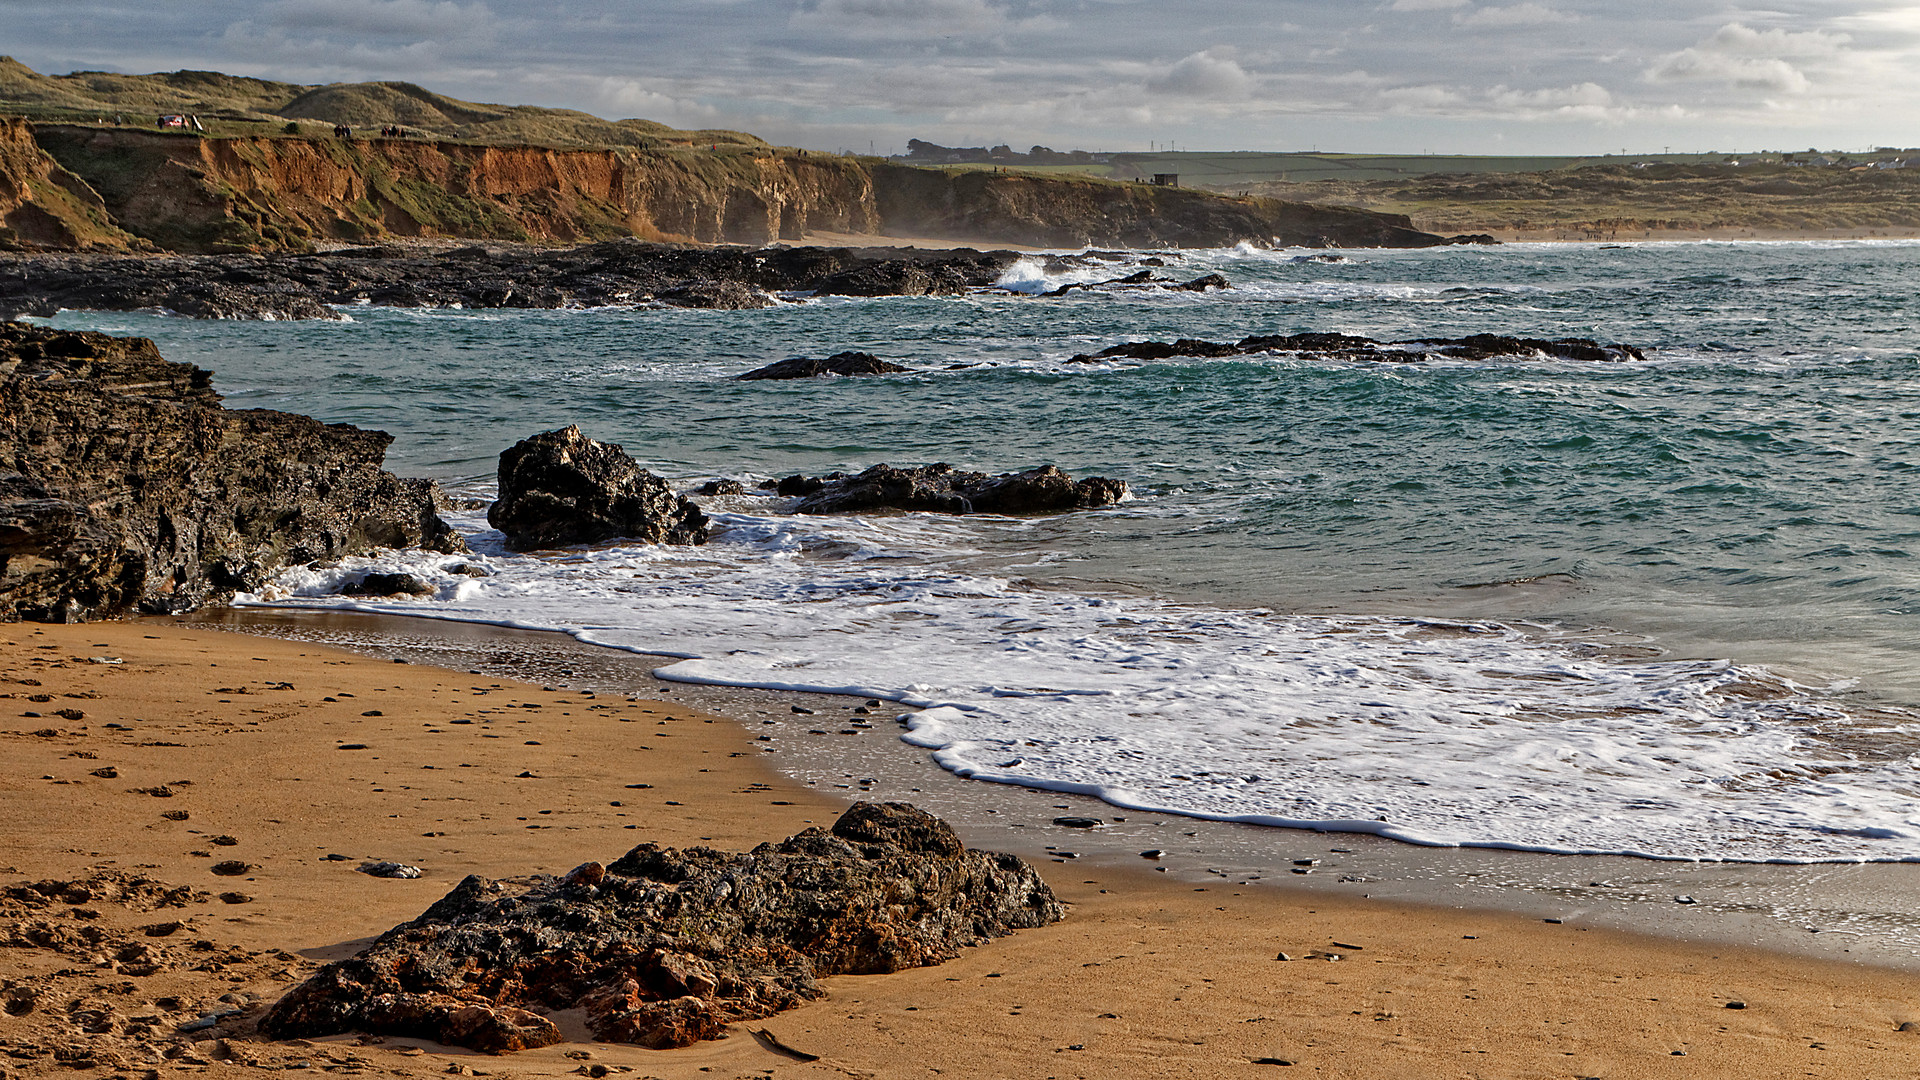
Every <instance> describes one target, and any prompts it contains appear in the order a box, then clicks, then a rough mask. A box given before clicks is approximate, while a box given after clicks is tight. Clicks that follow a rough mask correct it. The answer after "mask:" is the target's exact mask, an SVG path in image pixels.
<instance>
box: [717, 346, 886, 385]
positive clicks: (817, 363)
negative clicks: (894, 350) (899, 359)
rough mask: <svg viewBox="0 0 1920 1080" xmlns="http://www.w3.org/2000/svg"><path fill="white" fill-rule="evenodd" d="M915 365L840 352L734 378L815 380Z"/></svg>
mask: <svg viewBox="0 0 1920 1080" xmlns="http://www.w3.org/2000/svg"><path fill="white" fill-rule="evenodd" d="M912 370H913V369H912V368H909V367H901V366H900V365H899V364H895V363H890V362H888V361H886V360H882V359H880V358H879V357H877V356H875V355H873V354H872V353H863V352H853V351H851V350H849V351H847V352H837V353H834V354H833V355H832V356H829V357H827V358H826V359H824V360H821V359H816V358H814V357H810V356H795V357H790V358H788V359H786V360H780V361H776V362H774V363H771V364H768V365H767V366H766V367H763V368H755V369H753V370H752V371H749V372H747V373H746V374H745V375H736V376H734V378H736V379H740V380H742V381H748V380H753V379H811V378H814V377H816V376H820V375H893V374H896V373H898V372H902V371H912Z"/></svg>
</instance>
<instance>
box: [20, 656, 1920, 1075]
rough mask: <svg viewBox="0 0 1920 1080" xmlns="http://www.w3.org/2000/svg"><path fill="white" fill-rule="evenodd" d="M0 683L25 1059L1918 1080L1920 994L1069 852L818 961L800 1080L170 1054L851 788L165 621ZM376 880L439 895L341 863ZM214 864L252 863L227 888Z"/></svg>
mask: <svg viewBox="0 0 1920 1080" xmlns="http://www.w3.org/2000/svg"><path fill="white" fill-rule="evenodd" d="M94 658H102V659H105V658H111V659H114V660H117V661H119V662H118V663H104V662H95V659H94ZM0 680H4V681H0V740H4V745H5V747H6V758H5V760H6V761H7V764H8V768H7V769H6V770H5V773H4V777H0V793H3V795H0V829H4V836H5V839H4V841H0V845H3V846H0V870H3V871H5V873H0V884H4V885H6V886H16V887H14V888H10V889H8V890H7V891H6V893H5V894H4V895H0V943H3V944H5V945H8V946H12V947H8V948H0V1074H4V1076H6V1077H11V1076H13V1075H21V1076H40V1075H49V1076H63V1077H90V1076H100V1077H106V1076H129V1077H131V1076H140V1075H145V1076H149V1077H153V1076H170V1075H174V1074H176V1073H188V1072H211V1073H214V1074H216V1075H219V1074H225V1073H227V1072H229V1071H230V1070H232V1069H234V1068H236V1067H245V1066H249V1065H251V1066H257V1067H262V1068H311V1069H318V1070H325V1071H332V1072H346V1073H353V1072H361V1073H375V1072H384V1073H390V1074H393V1075H400V1076H414V1075H419V1076H426V1075H429V1074H432V1075H444V1074H446V1073H448V1072H454V1073H460V1072H462V1071H471V1072H472V1073H473V1074H476V1075H478V1074H491V1075H496V1076H518V1075H526V1076H550V1075H560V1074H566V1073H573V1072H584V1073H586V1074H588V1075H592V1074H594V1073H598V1072H602V1070H605V1072H606V1073H607V1074H610V1075H614V1076H625V1075H630V1076H633V1077H635V1078H639V1077H648V1076H655V1077H662V1078H667V1077H689V1078H694V1077H701V1078H704V1077H713V1076H722V1077H767V1076H774V1077H796V1078H798V1077H815V1076H818V1077H834V1076H874V1077H933V1076H979V1077H1061V1078H1066V1077H1115V1078H1118V1077H1157V1076H1206V1077H1212V1076H1267V1075H1293V1074H1296V1073H1300V1074H1308V1073H1310V1074H1314V1075H1319V1076H1333V1077H1589V1076H1592V1077H1623V1078H1624V1077H1634V1078H1639V1077H1666V1076H1675V1077H1679V1076H1685V1077H1775V1076H1799V1075H1808V1076H1837V1077H1899V1076H1911V1075H1914V1074H1915V1072H1916V1068H1915V1067H1914V1066H1913V1065H1912V1064H1911V1059H1912V1057H1913V1056H1914V1054H1915V1052H1916V1051H1920V1030H1914V1031H1901V1030H1900V1028H1901V1026H1902V1025H1903V1024H1909V1023H1915V1022H1917V1021H1920V1003H1916V1001H1915V995H1914V993H1913V992H1912V990H1911V977H1910V976H1907V975H1903V974H1900V973H1897V972H1892V971H1887V970H1883V969H1877V968H1871V967H1864V966H1850V965H1844V964H1837V963H1830V962H1823V961H1814V960H1807V959H1802V958H1794V957H1785V956H1780V955H1775V954H1769V953H1762V952H1757V951H1743V950H1740V949H1735V948H1727V947H1707V946H1697V945H1689V944H1680V943H1674V942H1670V941H1664V940H1659V939H1654V938H1647V937H1638V936H1633V935H1628V934H1622V933H1616V932H1608V931H1602V930H1593V929H1587V928H1582V927H1576V926H1571V925H1564V924H1548V923H1543V922H1540V921H1538V920H1535V919H1528V918H1525V917H1521V916H1515V915H1506V914H1495V913H1474V912H1461V911H1456V910H1451V909H1440V908H1420V907H1405V906H1395V905H1389V904H1385V903H1380V902H1368V901H1364V900H1358V899H1345V898H1342V897H1338V896H1331V895H1327V894H1325V893H1305V892H1297V891H1291V890H1287V889H1283V888H1263V887H1257V886H1254V887H1237V886H1230V885H1212V886H1207V887H1204V888H1202V887H1197V886H1194V885H1192V884H1191V883H1188V882H1180V881H1171V880H1167V879H1165V878H1163V877H1159V876H1156V875H1154V874H1152V873H1145V872H1133V871H1128V870H1114V869H1109V868H1104V867H1096V866H1077V865H1072V864H1046V865H1043V867H1042V871H1043V873H1044V874H1045V875H1046V876H1047V878H1048V880H1049V881H1050V882H1051V883H1052V884H1053V886H1054V888H1055V889H1056V890H1057V891H1058V892H1059V893H1060V894H1061V896H1062V898H1063V899H1065V900H1067V901H1068V903H1069V905H1070V909H1071V914H1070V915H1069V917H1068V919H1067V920H1066V921H1065V922H1063V923H1060V924H1058V925H1056V926H1053V927H1049V928H1046V929H1042V930H1034V931H1025V932H1022V933H1020V934H1017V935H1015V936H1013V937H1011V938H1007V939H1003V940H1001V941H998V942H995V943H993V944H990V945H987V946H985V947H983V948H980V949H975V950H972V951H970V952H969V953H967V954H966V955H964V956H962V957H961V958H960V959H958V960H956V961H953V962H951V963H949V964H946V965H943V966H940V967H935V968H927V969H921V970H917V971H911V972H905V973H901V974H896V975H890V976H870V977H844V978H837V979H833V980H831V981H830V982H829V990H830V996H829V997H828V998H826V999H825V1000H823V1001H820V1002H817V1003H814V1004H812V1005H810V1006H808V1007H806V1008H803V1009H799V1010H795V1011H793V1012H790V1013H785V1014H782V1015H780V1016H776V1017H773V1018H770V1019H768V1020H767V1021H765V1022H764V1023H762V1024H756V1025H751V1026H753V1027H763V1028H765V1029H766V1030H768V1031H770V1032H772V1033H773V1034H774V1035H775V1036H777V1037H778V1039H779V1040H780V1041H782V1042H783V1043H785V1044H787V1045H789V1046H792V1047H795V1048H798V1049H800V1050H803V1051H806V1052H808V1053H811V1054H814V1055H818V1058H819V1059H818V1060H816V1061H810V1062H802V1061H797V1060H794V1059H792V1058H790V1057H786V1056H782V1055H781V1054H779V1053H776V1052H775V1051H773V1050H771V1049H768V1048H767V1047H766V1046H765V1045H763V1044H762V1043H761V1042H759V1041H758V1040H756V1039H755V1038H753V1037H751V1036H750V1035H749V1034H748V1033H747V1032H746V1031H744V1030H742V1031H739V1032H737V1033H736V1034H735V1035H734V1036H733V1037H731V1038H729V1039H726V1040H725V1041H722V1042H719V1043H715V1044H708V1045H703V1046H698V1047H693V1048H689V1049H686V1050H677V1051H665V1052H659V1051H647V1050H640V1049H636V1048H632V1047H624V1046H608V1045H604V1044H588V1043H572V1044H563V1045H560V1046H555V1047H550V1048H547V1049H543V1050H539V1051H533V1052H529V1053H525V1054H520V1055H516V1056H513V1057H508V1058H491V1057H486V1056H482V1055H475V1054H471V1053H468V1052H465V1051H460V1050H450V1049H448V1048H444V1047H436V1046H432V1045H428V1044H422V1043H420V1042H419V1041H418V1040H410V1039H400V1038H390V1039H375V1038H355V1037H341V1038H338V1039H328V1040H317V1041H314V1042H311V1043H301V1042H294V1043H269V1042H263V1041H260V1040H258V1039H255V1038H253V1037H251V1036H249V1035H247V1034H245V1027H246V1025H245V1023H244V1019H243V1018H244V1015H245V1012H243V1014H242V1018H239V1019H236V1018H228V1019H225V1020H223V1021H222V1022H221V1024H220V1026H219V1027H218V1028H215V1029H213V1030H216V1031H226V1030H227V1029H238V1030H237V1033H235V1034H232V1035H230V1036H228V1037H225V1038H207V1037H204V1035H205V1033H204V1032H198V1033H188V1034H186V1035H178V1034H176V1030H177V1029H178V1028H179V1027H181V1026H182V1025H190V1024H191V1023H192V1022H194V1021H195V1020H196V1018H200V1017H202V1016H206V1015H208V1014H210V1013H217V1012H220V1011H223V1010H228V1009H234V1008H238V1009H242V1010H245V1011H251V1012H257V1011H258V1009H259V1007H260V1006H261V1004H263V1003H264V1002H267V1001H271V1000H272V999H273V997H274V996H276V995H277V994H278V993H280V992H281V991H282V990H284V989H285V988H286V987H287V986H289V985H291V983H292V982H293V981H295V980H297V979H298V978H300V977H302V976H303V975H304V974H305V973H306V972H309V971H311V970H312V969H313V968H314V967H315V966H317V964H318V963H320V962H324V961H325V960H328V959H332V958H335V957H338V956H342V955H346V954H349V953H350V952H352V951H353V950H354V949H355V948H357V947H358V946H359V945H360V944H362V943H364V942H365V941H366V939H368V938H370V937H372V936H374V935H376V934H378V933H380V932H381V931H383V930H385V929H387V928H388V927H390V926H392V925H393V924H395V923H398V922H401V921H403V920H405V919H408V918H411V917H413V916H415V915H417V914H418V913H419V912H420V911H421V910H423V909H424V908H425V907H426V906H427V905H428V904H430V903H431V902H432V901H433V900H435V899H437V898H438V897H439V896H440V895H441V894H443V893H444V892H445V891H446V890H447V889H448V888H450V887H451V886H452V885H453V884H454V883H455V882H457V881H458V880H459V879H460V878H461V877H462V876H463V875H465V874H467V873H479V874H483V875H486V876H490V877H515V876H520V875H525V874H533V873H556V872H562V871H565V870H566V869H568V868H570V867H572V866H574V865H576V864H578V863H581V862H584V861H586V860H589V859H599V860H603V861H604V860H607V859H609V858H612V857H614V856H616V855H618V854H619V853H620V852H622V851H624V850H626V849H627V848H628V847H630V846H632V845H633V844H635V843H639V842H640V841H642V840H653V841H658V842H663V843H669V844H677V845H684V844H692V843H709V844H712V845H713V846H716V847H722V848H731V849H743V848H745V847H750V846H752V845H753V844H756V843H759V842H761V841H763V840H771V839H778V838H781V837H784V836H787V835H789V834H791V833H793V832H795V831H798V830H799V829H801V828H804V827H805V826H806V825H808V824H810V823H818V824H825V823H827V822H829V821H831V820H832V818H833V817H834V816H835V815H836V814H837V812H838V809H839V804H837V803H835V802H833V801H832V800H830V799H828V798H827V797H826V796H825V795H823V794H821V793H818V792H814V791H810V790H806V789H804V788H800V787H798V786H796V785H794V784H792V783H790V782H787V781H785V780H783V779H781V778H780V777H779V775H778V774H776V773H775V772H773V771H772V770H771V769H770V768H768V767H767V764H766V761H765V751H764V750H762V749H761V748H760V747H761V744H758V743H756V742H754V741H753V740H752V737H751V736H750V735H749V733H747V732H746V731H744V730H743V729H742V728H740V727H739V726H738V725H736V724H734V723H732V722H730V721H726V720H721V719H717V718H714V717H709V716H703V715H700V714H698V713H695V712H692V711H690V710H688V709H687V708H686V707H685V706H683V705H681V704H679V703H674V702H660V701H630V700H628V699H626V698H624V697H619V696H612V695H607V694H601V695H598V696H593V695H589V694H588V693H586V692H583V691H578V690H569V689H561V688H556V689H543V688H542V687H540V686H538V685H528V684H516V683H510V682H506V681H504V680H499V679H495V678H493V677H490V676H474V675H468V674H463V673H459V672H454V671H448V670H443V669H438V668H431V667H426V666H421V665H411V664H394V663H388V662H381V661H378V660H371V659H367V658H364V657H359V656H354V655H351V654H347V653H343V652H336V651H332V650H329V649H326V648H323V647H320V646H316V645H312V644H306V643H297V642H285V641H276V640H272V639H265V638H256V637H242V636H238V635H235V634H232V633H229V632H225V631H220V630H216V629H210V628H204V627H192V626H182V625H179V624H175V623H172V622H164V621H147V622H135V623H123V624H96V625H91V626H77V627H74V626H32V625H13V626H7V627H0ZM36 696H44V697H45V698H46V699H47V700H45V701H36V700H34V698H35V697H36ZM328 699H332V700H328ZM528 706H535V707H532V708H529V707H528ZM61 710H72V712H71V713H69V714H68V715H65V716H62V715H58V714H59V712H60V711H61ZM27 713H39V714H41V715H40V716H37V717H36V716H28V715H24V714H27ZM76 714H77V715H76ZM463 720H464V721H471V722H469V723H458V722H457V721H463ZM527 774H530V775H527ZM632 785H651V786H647V787H635V786H632ZM163 791H164V794H162V792H163ZM328 855H344V856H346V857H347V858H346V859H345V860H344V861H341V860H328V859H326V856H328ZM379 860H393V861H398V862H403V863H409V864H413V865H418V866H420V867H422V868H424V869H425V870H426V872H427V876H425V877H424V878H422V879H420V880H416V881H407V880H392V879H382V878H374V877H370V876H367V875H365V874H360V873H357V872H356V868H357V867H358V866H359V865H360V864H361V863H362V862H363V861H379ZM227 861H233V862H239V863H244V864H246V866H245V868H244V870H243V871H242V872H240V873H238V874H234V875H231V876H228V875H222V874H219V873H216V872H215V870H216V866H217V864H219V863H222V862H227ZM227 869H233V868H232V867H228V868H227ZM48 879H57V880H64V881H70V882H71V881H78V882H88V881H91V882H92V884H91V885H90V886H88V888H89V891H90V893H91V897H90V898H89V897H87V896H85V895H82V894H79V893H74V894H72V895H65V896H61V895H56V896H55V898H54V899H53V900H51V901H49V902H47V903H45V904H43V905H41V906H37V907H36V906H33V905H30V904H28V903H26V902H24V901H23V900H22V899H21V897H22V896H28V897H32V896H39V895H41V894H39V893H32V892H26V891H22V890H20V889H18V888H17V883H21V882H30V881H42V880H48ZM142 879H144V880H145V881H146V882H147V883H146V884H142V883H141V881H142ZM154 883H158V884H154ZM178 886H186V887H187V888H188V889H190V890H193V891H192V893H191V894H190V895H187V896H185V897H181V896H180V895H178V894H171V895H170V894H169V893H168V891H167V887H178ZM49 891H51V892H54V893H56V894H58V893H60V890H57V889H50V890H49ZM220 894H234V895H233V896H232V897H231V898H230V899H232V900H234V901H237V902H226V901H223V900H222V899H221V898H220ZM242 897H244V899H241V898H242ZM174 924H179V925H177V926H176V925H174ZM1283 951H1284V952H1286V953H1288V954H1290V955H1292V956H1294V957H1297V958H1299V959H1294V960H1291V961H1279V960H1276V959H1275V956H1276V954H1278V953H1280V952H1283ZM1315 954H1322V955H1323V956H1324V955H1327V954H1332V955H1338V956H1339V957H1340V959H1338V960H1331V959H1325V958H1314V957H1315ZM223 998H224V999H225V1000H223ZM1730 1002H1740V1003H1742V1004H1743V1005H1744V1007H1743V1008H1730V1007H1729V1003H1730ZM1915 1027H1916V1029H1920V1023H1915ZM88 1029H91V1030H88ZM195 1035H200V1036H203V1037H201V1038H199V1039H198V1041H191V1040H193V1038H194V1036H195ZM168 1054H171V1055H173V1056H171V1057H168V1056H166V1055H168ZM1262 1061H1266V1062H1269V1063H1267V1064H1262V1063H1261V1062H1262ZM1279 1062H1290V1063H1291V1064H1289V1065H1282V1064H1278V1063H1279Z"/></svg>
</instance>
